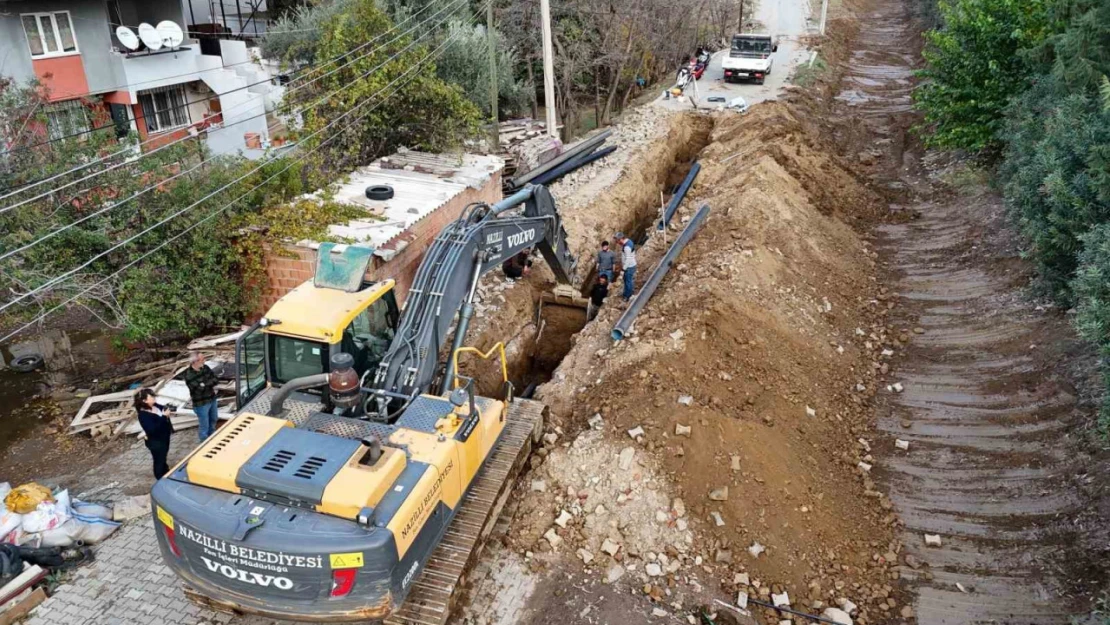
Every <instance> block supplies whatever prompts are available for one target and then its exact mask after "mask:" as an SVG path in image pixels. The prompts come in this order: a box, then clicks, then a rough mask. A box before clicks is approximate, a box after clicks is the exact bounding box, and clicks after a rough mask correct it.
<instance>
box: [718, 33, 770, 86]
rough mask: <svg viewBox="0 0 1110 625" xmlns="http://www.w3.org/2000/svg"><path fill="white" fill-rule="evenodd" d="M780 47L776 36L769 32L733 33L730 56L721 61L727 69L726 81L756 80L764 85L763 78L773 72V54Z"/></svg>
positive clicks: (722, 65)
mask: <svg viewBox="0 0 1110 625" xmlns="http://www.w3.org/2000/svg"><path fill="white" fill-rule="evenodd" d="M778 49H779V44H778V43H777V41H776V40H775V37H773V36H771V35H768V34H745V35H740V34H737V35H733V36H732V47H731V49H730V50H729V51H728V56H726V57H725V58H724V60H723V61H721V67H722V68H724V70H725V82H736V81H739V80H754V81H755V82H756V83H757V84H760V85H762V84H763V80H764V79H765V78H766V77H767V76H768V75H769V74H770V73H771V65H772V63H773V62H774V59H772V58H771V54H772V53H774V52H777V51H778Z"/></svg>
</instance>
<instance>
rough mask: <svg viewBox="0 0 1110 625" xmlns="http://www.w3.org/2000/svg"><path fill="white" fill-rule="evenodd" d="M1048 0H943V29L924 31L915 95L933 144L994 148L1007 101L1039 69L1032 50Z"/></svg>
mask: <svg viewBox="0 0 1110 625" xmlns="http://www.w3.org/2000/svg"><path fill="white" fill-rule="evenodd" d="M1044 2H1045V0H942V1H941V3H940V13H941V17H942V20H943V24H944V25H943V27H942V28H940V29H937V30H932V31H929V32H928V33H926V41H927V45H926V48H925V51H924V57H925V61H926V66H925V68H924V69H922V70H921V71H920V72H919V76H920V77H921V79H922V83H921V85H920V86H919V87H918V88H917V90H916V91H915V92H914V99H915V101H916V102H917V105H918V107H919V108H920V109H921V110H923V111H924V112H925V124H926V128H927V130H928V132H927V134H926V142H927V143H928V144H929V145H933V146H940V147H948V148H961V149H965V150H971V151H982V150H994V149H997V148H999V146H1000V145H1001V142H1002V137H1001V136H1000V134H999V133H1000V131H1001V130H1002V127H1003V117H1004V113H1005V111H1006V107H1007V105H1008V103H1009V101H1010V98H1012V97H1014V96H1015V95H1018V94H1019V93H1021V92H1022V90H1023V89H1024V88H1025V87H1027V86H1028V84H1029V79H1030V77H1031V75H1032V74H1033V73H1034V72H1035V70H1036V66H1035V65H1033V64H1032V62H1031V58H1030V55H1029V54H1028V51H1029V50H1031V49H1032V48H1034V47H1035V46H1037V45H1039V44H1040V43H1041V42H1042V41H1043V40H1044V39H1045V37H1046V36H1047V34H1048V33H1047V27H1048V17H1047V12H1046V9H1045V4H1044Z"/></svg>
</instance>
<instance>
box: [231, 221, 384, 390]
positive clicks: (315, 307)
mask: <svg viewBox="0 0 1110 625" xmlns="http://www.w3.org/2000/svg"><path fill="white" fill-rule="evenodd" d="M318 256H319V259H318V260H317V268H316V277H315V278H314V279H313V280H312V281H310V282H305V283H304V284H302V285H300V286H298V287H296V288H295V289H293V290H292V291H290V292H289V293H287V294H286V295H285V296H283V297H282V298H281V299H280V300H278V301H277V303H275V304H274V305H273V306H272V307H271V308H270V310H269V311H268V312H267V313H266V315H265V316H264V317H262V318H261V319H259V320H258V321H257V322H255V323H254V325H252V326H251V327H250V328H249V329H248V330H247V331H246V332H244V333H243V335H242V336H240V337H239V339H238V340H237V341H236V344H235V361H236V371H237V378H236V408H237V409H241V408H243V407H244V406H246V405H247V404H249V403H250V402H251V400H252V399H254V398H255V397H256V396H258V394H259V393H261V392H262V391H263V390H265V389H266V388H268V387H275V388H276V387H280V386H282V385H283V384H285V383H287V382H289V381H290V380H294V379H297V378H303V377H306V376H311V375H317V374H320V373H327V372H328V371H329V369H330V363H331V358H332V356H334V355H335V354H337V353H340V352H343V353H347V354H350V355H351V356H352V358H353V359H354V369H355V372H356V373H357V374H358V376H359V377H360V378H361V377H362V375H363V374H364V373H365V372H367V371H369V370H372V369H373V368H375V367H377V366H378V363H380V362H381V360H382V357H383V356H384V355H385V353H386V350H388V349H389V346H390V344H391V343H392V342H393V337H394V335H395V334H396V332H397V323H398V320H399V318H400V311H399V309H398V306H397V298H396V296H395V294H394V291H393V287H394V282H393V281H392V280H385V281H382V282H369V281H366V280H365V278H364V276H365V274H366V268H367V266H368V264H369V253H368V251H367V248H360V247H358V246H350V247H347V248H346V249H345V250H344V251H343V252H342V253H336V252H335V251H334V244H330V243H326V244H322V245H321V246H320V251H319V254H318ZM337 267H341V268H342V270H340V269H337ZM329 276H330V277H329ZM352 287H353V288H352ZM310 392H312V391H310Z"/></svg>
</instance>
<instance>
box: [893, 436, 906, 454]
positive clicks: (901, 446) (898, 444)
mask: <svg viewBox="0 0 1110 625" xmlns="http://www.w3.org/2000/svg"><path fill="white" fill-rule="evenodd" d="M894 446H895V447H897V448H898V449H901V450H902V451H906V450H907V449H909V448H910V442H909V441H904V440H902V439H900V438H898V439H895V440H894Z"/></svg>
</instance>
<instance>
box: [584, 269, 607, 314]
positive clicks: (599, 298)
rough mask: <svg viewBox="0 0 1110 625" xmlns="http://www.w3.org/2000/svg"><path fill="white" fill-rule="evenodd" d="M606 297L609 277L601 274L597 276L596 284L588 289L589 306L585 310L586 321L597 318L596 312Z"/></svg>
mask: <svg viewBox="0 0 1110 625" xmlns="http://www.w3.org/2000/svg"><path fill="white" fill-rule="evenodd" d="M606 297H609V277H608V276H606V275H605V274H603V273H602V274H598V276H597V284H595V285H594V286H593V288H592V289H590V306H589V308H588V309H587V310H586V318H587V319H593V318H594V317H596V316H597V311H598V310H600V309H601V305H602V304H603V303H604V302H605V298H606Z"/></svg>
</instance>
